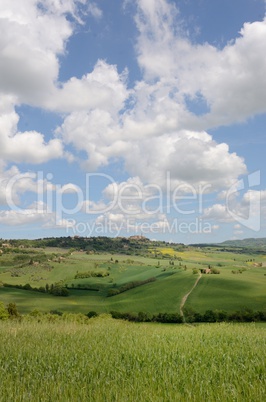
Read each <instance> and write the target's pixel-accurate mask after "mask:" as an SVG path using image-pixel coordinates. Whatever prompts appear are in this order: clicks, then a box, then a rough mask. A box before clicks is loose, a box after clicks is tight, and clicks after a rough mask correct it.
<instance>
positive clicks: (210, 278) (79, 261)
mask: <svg viewBox="0 0 266 402" xmlns="http://www.w3.org/2000/svg"><path fill="white" fill-rule="evenodd" d="M45 241H46V240H45ZM53 241H54V243H53V244H54V247H52V246H51V244H50V240H49V242H48V243H49V245H47V246H44V245H43V244H42V245H40V240H38V241H35V244H34V241H29V243H25V242H24V241H20V243H19V242H18V241H16V243H12V242H11V241H10V242H8V243H7V242H6V243H4V245H3V243H2V247H1V248H0V250H1V255H0V301H3V302H4V303H5V304H8V303H10V302H15V303H16V304H17V305H18V306H19V309H20V311H21V312H22V313H28V312H30V311H32V310H34V309H37V310H39V311H41V312H48V311H51V310H60V311H69V312H82V313H87V312H89V311H96V312H97V313H104V312H105V313H108V312H110V311H114V310H115V311H118V312H132V313H138V312H139V311H143V312H145V313H149V314H158V313H161V312H168V313H176V312H178V313H179V312H180V308H181V303H182V300H183V298H184V297H185V296H186V301H185V305H184V308H185V309H190V310H193V311H197V312H200V313H203V312H204V311H206V310H209V309H212V310H226V311H228V312H232V311H236V310H239V309H240V310H241V309H251V310H260V311H264V310H266V292H265V289H266V256H265V255H264V254H263V253H260V254H257V253H254V254H252V253H251V252H250V250H247V252H246V253H244V251H243V250H242V251H241V252H238V251H236V252H233V251H232V250H231V251H226V249H222V248H220V247H217V246H213V247H191V246H184V245H172V244H167V243H164V242H157V243H154V242H151V241H149V240H148V239H145V238H140V239H139V240H138V239H133V240H130V239H129V240H128V241H127V247H126V248H122V250H121V251H123V252H124V253H125V252H126V253H129V254H121V252H120V253H117V252H116V251H115V252H114V253H110V248H111V249H115V250H116V249H117V248H118V244H119V245H120V246H121V244H122V243H123V244H124V243H126V242H125V240H123V239H113V240H110V239H108V240H106V244H107V246H106V249H107V251H106V252H105V251H103V250H100V251H99V250H98V251H97V250H96V249H97V247H98V246H99V245H100V248H103V244H104V242H105V239H104V238H100V239H99V244H98V243H97V241H96V240H95V239H94V240H93V243H94V246H93V250H92V249H84V248H81V247H80V245H82V244H83V243H84V244H87V240H85V239H74V241H79V245H78V247H76V248H74V247H71V248H68V247H64V248H62V247H61V248H60V247H58V242H55V240H53ZM62 241H63V240H62V239H59V243H62ZM112 242H113V243H114V244H115V245H113V246H112ZM67 244H69V245H71V246H73V243H71V240H70V239H68V238H67ZM97 244H98V246H97ZM34 246H35V247H34ZM36 246H37V247H36ZM134 249H135V252H134V251H133V250H134ZM136 250H138V251H137V252H136ZM134 253H135V254H134ZM206 270H207V271H210V272H209V273H204V272H205V271H206ZM199 276H200V278H199ZM197 279H199V281H198V282H197V286H196V287H195V288H193V286H194V284H195V282H196V280H197ZM192 288H193V291H191V290H192ZM190 291H191V293H190Z"/></svg>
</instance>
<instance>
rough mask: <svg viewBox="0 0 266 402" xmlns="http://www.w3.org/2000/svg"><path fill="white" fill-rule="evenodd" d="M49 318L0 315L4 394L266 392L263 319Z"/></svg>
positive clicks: (46, 397)
mask: <svg viewBox="0 0 266 402" xmlns="http://www.w3.org/2000/svg"><path fill="white" fill-rule="evenodd" d="M50 319H51V317H50ZM71 319H73V320H75V321H74V322H71ZM78 319H80V321H83V323H82V322H80V323H79V322H77V321H78ZM43 320H45V318H43ZM46 320H48V316H47V317H46ZM53 321H54V322H45V321H43V322H38V321H37V319H36V318H31V317H27V318H26V317H24V318H23V321H22V322H21V323H19V322H17V321H0V383H1V388H0V400H1V402H10V401H12V402H28V401H58V402H66V401H71V402H83V401H84V402H85V401H94V402H103V401H106V402H110V401H116V402H120V401H121V402H125V401H128V402H135V401H143V402H144V401H145V402H148V401H150V402H162V401H168V402H171V401H173V402H176V401H195V402H201V401H202V402H206V401H222V402H227V401H228V402H232V401H241V402H250V401H252V402H262V401H264V400H265V398H266V378H265V362H266V331H265V329H266V327H265V326H263V325H262V324H225V323H223V324H201V325H198V326H185V325H163V324H144V323H142V324H135V323H128V322H125V321H117V320H113V319H110V318H108V317H104V318H102V317H99V318H92V319H89V320H87V322H86V323H85V322H84V319H82V318H81V317H80V318H78V317H75V318H73V317H71V316H68V317H65V316H63V317H56V316H54V317H53Z"/></svg>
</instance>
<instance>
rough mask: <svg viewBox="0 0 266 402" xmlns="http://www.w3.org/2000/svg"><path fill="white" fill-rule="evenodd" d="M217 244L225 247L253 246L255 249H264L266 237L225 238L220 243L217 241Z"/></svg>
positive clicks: (265, 248)
mask: <svg viewBox="0 0 266 402" xmlns="http://www.w3.org/2000/svg"><path fill="white" fill-rule="evenodd" d="M219 246H225V247H245V248H247V247H248V248H255V249H261V250H262V249H263V250H265V251H266V237H261V238H253V237H251V238H248V239H243V240H226V241H224V242H222V243H219Z"/></svg>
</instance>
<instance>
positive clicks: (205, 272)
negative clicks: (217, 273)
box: [200, 268, 212, 274]
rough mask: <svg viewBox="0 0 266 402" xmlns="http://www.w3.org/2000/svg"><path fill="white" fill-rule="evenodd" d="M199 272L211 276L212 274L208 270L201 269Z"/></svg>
mask: <svg viewBox="0 0 266 402" xmlns="http://www.w3.org/2000/svg"><path fill="white" fill-rule="evenodd" d="M200 272H201V273H202V274H211V273H212V271H211V269H210V268H201V270H200Z"/></svg>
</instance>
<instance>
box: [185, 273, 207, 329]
mask: <svg viewBox="0 0 266 402" xmlns="http://www.w3.org/2000/svg"><path fill="white" fill-rule="evenodd" d="M201 276H202V274H201V273H200V274H199V276H198V277H197V280H196V282H195V283H194V285H193V287H192V288H191V289H190V291H189V292H188V293H186V294H185V296H184V297H183V298H182V300H181V304H180V315H181V316H182V317H183V320H184V322H186V318H185V315H184V311H183V308H184V305H185V303H186V301H187V298H188V296H189V295H190V293H191V292H193V290H194V289H195V287H196V286H197V284H198V283H199V280H200V278H201Z"/></svg>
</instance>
